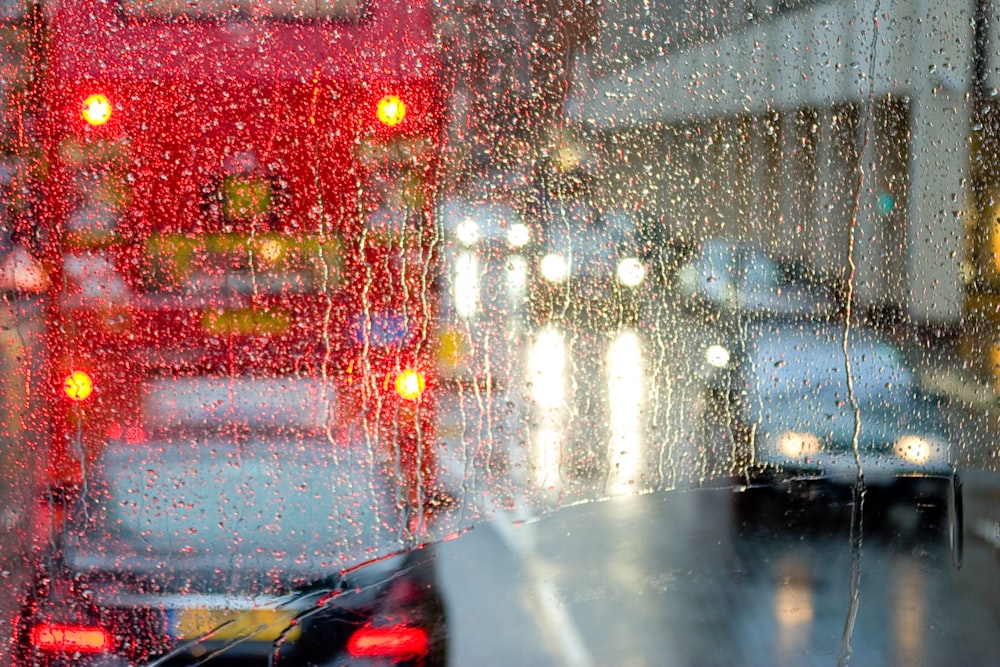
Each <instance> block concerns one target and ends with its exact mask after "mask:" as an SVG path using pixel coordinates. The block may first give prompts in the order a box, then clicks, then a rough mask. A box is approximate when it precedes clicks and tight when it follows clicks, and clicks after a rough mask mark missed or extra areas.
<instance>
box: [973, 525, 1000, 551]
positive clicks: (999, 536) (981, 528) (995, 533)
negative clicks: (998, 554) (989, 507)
mask: <svg viewBox="0 0 1000 667" xmlns="http://www.w3.org/2000/svg"><path fill="white" fill-rule="evenodd" d="M970 528H971V529H972V534H973V535H975V536H976V537H978V538H979V539H981V540H982V541H983V542H986V543H987V544H989V545H990V546H992V547H994V548H996V549H1000V521H989V520H987V519H980V520H978V521H976V522H974V523H973V524H972V525H971V526H970Z"/></svg>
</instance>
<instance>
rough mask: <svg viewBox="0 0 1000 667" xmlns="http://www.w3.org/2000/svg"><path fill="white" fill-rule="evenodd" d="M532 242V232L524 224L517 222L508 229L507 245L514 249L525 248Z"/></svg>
mask: <svg viewBox="0 0 1000 667" xmlns="http://www.w3.org/2000/svg"><path fill="white" fill-rule="evenodd" d="M530 240H531V230H529V229H528V226H527V225H526V224H524V223H523V222H515V223H514V224H513V225H511V226H510V227H508V228H507V243H509V244H510V245H511V247H512V248H523V247H524V246H526V245H528V241H530Z"/></svg>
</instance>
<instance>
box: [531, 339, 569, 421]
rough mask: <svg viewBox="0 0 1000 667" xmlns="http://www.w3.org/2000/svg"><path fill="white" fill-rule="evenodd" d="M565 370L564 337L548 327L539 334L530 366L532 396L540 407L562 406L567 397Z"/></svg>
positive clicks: (532, 352)
mask: <svg viewBox="0 0 1000 667" xmlns="http://www.w3.org/2000/svg"><path fill="white" fill-rule="evenodd" d="M565 370H566V344H565V342H564V341H563V335H562V333H561V332H559V331H558V330H556V329H553V328H551V327H546V328H544V329H542V330H541V331H540V332H539V333H538V338H537V340H535V345H534V348H533V349H532V351H531V360H530V362H529V366H528V372H529V377H530V379H531V396H532V398H534V399H535V401H536V402H537V403H538V404H539V405H541V406H543V407H555V406H559V405H562V402H563V399H564V397H565V385H564V380H563V374H564V372H565Z"/></svg>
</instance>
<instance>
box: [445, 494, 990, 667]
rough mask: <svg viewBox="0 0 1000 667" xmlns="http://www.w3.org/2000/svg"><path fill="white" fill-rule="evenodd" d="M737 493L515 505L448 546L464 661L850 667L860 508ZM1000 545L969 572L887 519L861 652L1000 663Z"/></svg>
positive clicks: (894, 659) (919, 661)
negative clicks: (849, 618) (813, 520)
mask: <svg viewBox="0 0 1000 667" xmlns="http://www.w3.org/2000/svg"><path fill="white" fill-rule="evenodd" d="M991 483H992V482H991ZM733 495H734V494H733V492H731V491H729V490H724V489H702V490H692V491H676V492H669V493H667V494H660V493H655V494H647V495H640V496H624V497H619V498H614V499H610V500H607V501H605V502H601V503H587V504H583V505H578V506H575V507H572V508H568V509H564V510H562V511H560V512H558V513H555V514H550V515H547V516H545V517H544V518H542V519H541V520H540V521H537V522H528V523H523V524H518V525H512V524H510V523H509V521H510V515H504V516H501V517H497V522H496V523H495V524H486V525H481V526H479V527H478V528H477V529H476V530H473V531H472V532H471V533H468V534H466V535H464V536H463V537H462V539H460V540H456V541H453V542H449V543H447V544H446V545H445V547H444V549H443V551H442V555H441V558H440V561H439V572H440V574H441V577H442V579H443V583H442V585H443V587H444V589H445V593H446V595H447V596H448V598H449V603H450V605H451V606H450V612H451V614H452V615H451V618H452V619H453V626H452V631H453V634H452V637H453V644H452V649H453V652H454V655H453V659H452V663H451V664H455V665H465V664H479V665H505V664H511V662H514V663H516V664H522V665H591V664H592V665H612V664H613V665H677V666H683V665H761V666H763V665H789V666H792V665H830V664H836V663H837V657H838V652H839V649H840V639H841V633H842V631H843V626H844V619H845V611H846V609H847V605H848V601H849V595H850V588H849V585H848V584H849V577H850V570H851V562H850V552H849V549H848V522H849V515H848V513H847V512H839V513H835V514H834V515H833V516H830V517H828V518H827V519H826V520H824V521H822V522H819V523H818V524H817V525H813V526H809V525H802V524H792V525H788V526H780V525H778V524H777V523H772V522H760V523H758V522H749V523H741V522H738V521H736V520H735V519H734V516H733V511H732V510H733ZM525 544H528V545H530V546H528V547H525V546H524V545H525ZM995 557H996V556H995V553H994V552H992V551H991V550H990V549H988V548H985V547H984V545H982V544H980V543H975V544H973V545H972V548H971V549H970V552H969V554H968V558H967V563H966V567H964V568H963V569H962V570H955V569H953V568H952V567H951V566H950V564H949V561H948V556H947V552H946V549H945V548H944V547H943V544H942V543H941V542H940V541H939V540H938V539H937V537H936V533H935V532H934V530H932V529H931V528H927V529H922V530H918V531H915V532H907V531H901V530H898V529H895V528H884V529H881V530H878V531H873V532H872V533H871V534H870V535H869V537H868V539H867V540H866V542H865V547H864V556H863V560H862V593H861V598H860V611H859V615H858V621H857V627H856V630H855V633H854V636H853V642H852V645H853V656H854V657H853V660H852V661H851V663H850V664H854V665H910V666H919V665H953V664H964V665H986V664H992V661H993V659H994V658H995V656H996V654H997V650H998V649H1000V638H998V637H997V633H996V620H995V619H996V617H997V616H996V615H997V612H998V611H1000V609H998V604H1000V603H998V602H997V600H998V599H1000V596H998V594H1000V583H998V582H997V579H996V577H995V576H994V574H995ZM470 591H475V593H474V594H470ZM544 596H547V600H546V599H540V598H542V597H544Z"/></svg>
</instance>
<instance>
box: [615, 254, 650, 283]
mask: <svg viewBox="0 0 1000 667" xmlns="http://www.w3.org/2000/svg"><path fill="white" fill-rule="evenodd" d="M645 277H646V267H645V266H643V265H642V262H640V261H639V260H638V259H636V258H635V257H626V258H625V259H623V260H622V261H620V262H618V282H619V283H621V284H622V285H624V286H625V287H636V286H638V285H639V283H641V282H642V281H643V279H644V278H645Z"/></svg>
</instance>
